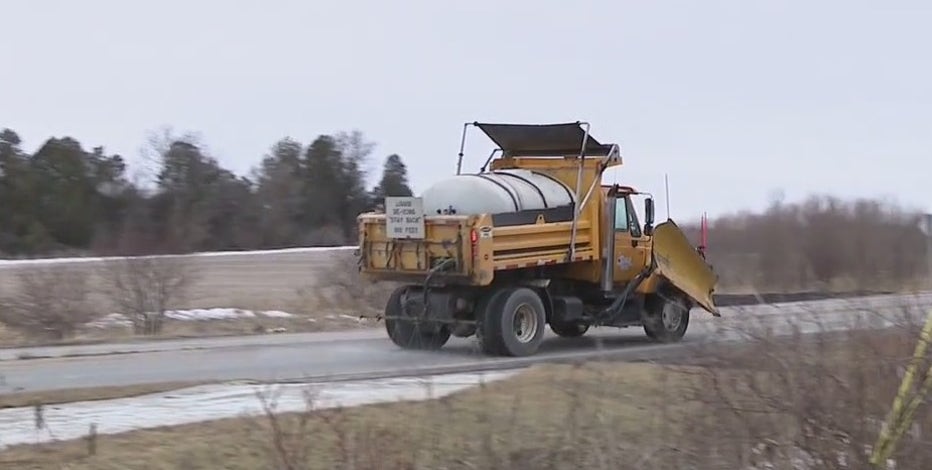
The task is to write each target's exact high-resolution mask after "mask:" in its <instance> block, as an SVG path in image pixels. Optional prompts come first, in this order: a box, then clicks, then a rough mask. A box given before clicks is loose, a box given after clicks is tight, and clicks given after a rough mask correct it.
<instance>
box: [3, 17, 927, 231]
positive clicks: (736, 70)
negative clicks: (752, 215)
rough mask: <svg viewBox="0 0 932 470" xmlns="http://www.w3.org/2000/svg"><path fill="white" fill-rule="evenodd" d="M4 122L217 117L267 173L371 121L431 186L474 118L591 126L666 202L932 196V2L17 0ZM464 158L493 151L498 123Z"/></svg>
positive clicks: (84, 125) (78, 131)
mask: <svg viewBox="0 0 932 470" xmlns="http://www.w3.org/2000/svg"><path fill="white" fill-rule="evenodd" d="M0 25H2V26H0V57H2V58H3V59H4V62H3V67H2V72H0V127H11V128H13V129H14V130H16V131H17V132H18V133H19V134H20V135H21V137H23V139H24V141H25V147H26V148H27V150H30V151H31V150H33V149H34V148H35V147H36V146H38V145H39V144H40V143H41V142H42V141H43V140H44V139H46V138H48V137H49V136H64V135H71V136H73V137H75V138H77V139H79V140H80V141H81V142H82V143H83V144H84V145H85V147H87V148H90V147H92V146H95V145H104V146H105V147H106V148H107V150H108V151H109V152H116V153H120V154H123V155H124V156H126V157H127V159H128V160H129V161H130V163H131V164H134V163H135V162H137V161H138V154H139V149H140V147H141V146H142V145H143V144H144V143H145V139H146V135H147V133H148V132H150V131H152V130H156V129H158V128H160V127H162V126H166V125H170V126H172V127H173V128H174V129H175V130H177V131H179V132H181V131H193V132H197V133H199V134H200V135H201V136H202V137H203V140H204V142H205V143H206V144H207V146H208V149H209V150H210V151H211V153H212V154H213V155H214V156H216V157H217V158H218V159H219V160H220V161H221V162H222V164H223V165H224V166H226V167H227V168H229V169H231V170H233V171H235V172H237V173H238V174H245V173H246V172H248V171H249V170H250V168H252V167H253V166H254V165H256V164H257V163H258V162H259V160H260V158H261V157H262V155H263V154H264V153H265V152H266V151H267V150H268V148H269V147H270V146H271V145H272V144H273V143H274V142H275V141H276V140H278V139H279V138H281V137H284V136H291V137H294V138H296V139H299V140H301V141H302V142H304V143H307V142H309V141H310V140H312V139H313V138H314V137H316V136H317V135H318V134H320V133H329V132H336V131H340V130H350V129H354V128H355V129H359V130H361V131H363V132H364V133H365V134H366V135H367V136H368V137H369V138H370V139H371V140H374V141H375V142H377V144H378V146H377V147H376V149H375V154H374V161H373V167H372V168H373V170H374V172H375V173H376V175H373V178H374V177H375V176H377V173H378V171H379V170H380V166H381V161H382V159H383V158H384V157H385V156H386V155H388V154H389V153H399V154H400V155H401V156H402V157H403V158H404V160H405V162H406V163H407V164H408V167H409V170H410V176H411V181H412V183H413V186H414V189H415V191H420V190H423V189H424V188H426V187H427V185H429V184H430V183H431V182H432V180H433V179H435V178H439V177H441V176H446V175H448V174H450V173H452V172H453V171H454V170H455V164H456V152H457V150H458V149H457V147H458V145H459V136H460V132H461V129H462V123H463V122H465V121H473V120H480V121H510V122H540V123H544V122H563V121H574V120H577V119H580V120H588V121H590V122H591V123H592V125H593V128H592V133H593V135H594V136H595V137H596V138H598V139H600V140H602V141H614V142H617V143H619V144H620V145H621V146H622V154H623V156H624V158H625V166H623V167H622V168H621V169H618V170H614V171H612V172H610V173H609V174H608V175H607V177H606V181H608V182H612V181H615V180H616V179H617V181H619V182H626V183H629V184H633V185H635V186H638V187H640V188H642V189H646V190H648V191H652V192H653V193H654V194H655V195H656V196H657V199H658V203H659V205H658V208H659V213H658V216H660V217H663V216H664V215H665V214H664V211H663V209H662V208H663V175H664V173H665V172H666V173H669V177H670V183H671V206H672V207H671V208H672V211H673V216H674V218H676V219H678V220H685V219H688V218H693V217H696V216H698V214H699V213H700V212H701V211H703V210H705V211H708V212H709V214H710V215H716V214H720V213H722V212H730V211H736V210H742V209H758V208H761V207H763V206H764V205H766V203H767V201H768V200H769V198H770V197H771V195H772V194H773V193H774V191H776V190H782V191H783V192H784V194H785V196H786V198H787V199H789V200H798V199H800V198H802V197H805V196H806V195H807V194H809V193H811V192H823V193H832V194H835V195H838V196H844V197H851V196H869V197H873V196H883V197H890V198H894V199H895V200H897V201H899V202H901V203H903V204H907V205H909V206H915V207H917V208H921V209H925V210H928V211H932V196H930V195H929V194H930V193H929V191H928V189H926V188H927V185H925V184H924V183H925V181H926V180H928V178H929V175H930V171H929V170H930V165H929V164H927V163H926V162H927V161H928V159H929V158H930V157H932V91H930V90H932V60H930V56H932V53H930V46H932V28H930V27H929V25H932V3H930V2H921V1H914V2H906V1H891V2H868V1H836V0H831V1H828V0H826V1H820V2H803V1H753V2H752V1H738V0H735V1H717V0H707V1H703V2H697V1H666V2H644V1H616V2H610V1H607V0H606V1H602V2H595V1H579V2H576V3H575V4H573V3H571V2H565V1H562V2H558V1H555V0H550V1H541V0H538V1H530V0H511V1H509V2H494V1H491V0H470V1H467V2H437V1H426V0H424V1H406V2H377V1H349V0H346V1H342V2H315V1H303V2H300V1H292V0H277V1H276V0H270V1H268V2H259V1H245V0H243V1H236V2H233V1H226V2H222V1H214V0H202V1H198V2H182V1H179V0H162V1H159V2H152V1H149V2H140V1H133V2H127V1H116V0H112V1H104V0H83V1H80V2H76V1H50V0H3V1H2V2H0ZM472 136H474V137H473V139H472V141H471V143H472V144H473V145H471V146H470V147H469V149H471V150H472V151H471V152H469V154H468V155H467V160H466V168H467V169H469V170H475V169H476V168H478V166H479V165H480V164H481V162H482V161H483V160H484V158H485V156H486V155H487V153H488V150H489V149H490V147H489V146H488V144H487V143H486V142H485V141H483V139H484V136H482V135H481V134H480V133H479V132H478V131H477V130H476V131H475V132H474V133H473V134H472Z"/></svg>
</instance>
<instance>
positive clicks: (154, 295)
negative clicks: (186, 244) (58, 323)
mask: <svg viewBox="0 0 932 470" xmlns="http://www.w3.org/2000/svg"><path fill="white" fill-rule="evenodd" d="M196 275H197V271H196V270H195V269H194V266H193V265H192V264H191V263H190V262H189V261H187V260H186V259H185V258H183V257H172V256H156V257H123V258H118V259H116V260H113V261H107V262H106V266H105V267H104V269H102V272H101V278H102V279H103V281H104V282H103V283H104V291H105V292H106V294H107V296H108V297H109V299H110V300H111V302H112V303H113V304H114V306H115V307H116V308H118V309H120V310H121V313H123V314H124V315H128V316H129V317H130V320H131V321H132V324H133V331H134V332H135V333H136V334H142V335H157V334H159V333H161V331H162V325H163V323H164V319H165V313H166V312H167V311H169V310H171V309H172V308H174V306H175V304H176V303H178V302H180V301H182V300H184V298H185V296H186V295H187V292H188V289H189V288H190V287H191V285H192V283H193V282H195V281H196Z"/></svg>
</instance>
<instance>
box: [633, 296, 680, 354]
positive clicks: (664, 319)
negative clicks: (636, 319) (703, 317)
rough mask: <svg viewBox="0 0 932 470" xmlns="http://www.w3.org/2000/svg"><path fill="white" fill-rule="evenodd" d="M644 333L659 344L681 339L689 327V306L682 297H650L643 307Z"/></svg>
mask: <svg viewBox="0 0 932 470" xmlns="http://www.w3.org/2000/svg"><path fill="white" fill-rule="evenodd" d="M644 310H645V311H644V319H643V322H644V332H645V333H647V336H649V337H650V338H651V339H653V340H655V341H658V342H661V343H673V342H676V341H679V340H681V339H683V336H684V335H685V334H686V328H687V327H688V326H689V304H688V303H687V302H686V300H685V299H684V298H683V297H682V295H674V296H672V297H669V299H665V298H663V297H660V296H651V298H649V299H647V302H646V303H645V305H644Z"/></svg>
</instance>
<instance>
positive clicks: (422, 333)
mask: <svg viewBox="0 0 932 470" xmlns="http://www.w3.org/2000/svg"><path fill="white" fill-rule="evenodd" d="M405 291H406V288H405V287H399V288H397V289H395V291H394V292H392V295H391V296H390V297H389V298H388V303H387V304H386V305H385V317H386V318H385V331H386V332H387V333H388V337H389V338H390V339H391V340H392V342H393V343H395V345H396V346H399V347H401V348H404V349H427V350H433V349H440V348H442V347H443V345H444V344H446V343H447V341H448V340H449V339H450V328H448V327H447V326H446V325H444V324H442V323H438V322H430V321H416V319H415V318H410V319H408V318H405V317H406V316H407V315H405V311H404V308H403V306H402V303H401V301H402V297H403V296H404V293H405Z"/></svg>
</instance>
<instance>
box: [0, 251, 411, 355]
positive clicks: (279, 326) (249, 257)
mask: <svg viewBox="0 0 932 470" xmlns="http://www.w3.org/2000/svg"><path fill="white" fill-rule="evenodd" d="M180 259H181V260H183V265H179V266H180V268H179V269H183V270H184V272H185V273H187V274H188V275H189V276H190V281H188V282H186V283H185V289H184V291H185V292H184V295H183V297H181V298H179V299H178V301H177V302H174V303H172V304H171V305H170V308H174V309H193V308H198V309H209V308H239V309H245V310H251V311H263V310H277V311H284V312H288V313H291V314H294V315H296V316H295V317H293V318H267V317H263V316H261V315H258V316H256V317H255V318H245V319H230V320H210V321H168V323H167V325H166V327H165V331H164V332H163V334H162V335H160V336H161V337H185V336H212V335H225V334H255V333H267V332H274V331H288V332H303V331H322V330H334V329H348V328H358V327H370V326H372V325H373V324H374V322H373V321H369V322H366V321H364V320H363V321H361V320H359V318H358V317H359V315H361V314H362V315H373V314H376V313H378V312H380V311H381V309H382V307H383V303H384V301H385V298H386V297H387V295H388V292H389V291H390V289H391V288H392V287H393V286H391V285H378V286H374V285H371V284H366V283H363V282H362V281H361V280H360V279H359V277H358V275H357V271H356V268H355V258H354V257H353V252H352V250H347V249H343V250H314V249H310V250H284V251H279V252H274V251H273V252H258V253H257V252H246V253H242V254H222V255H208V256H186V257H181V258H180ZM46 269H53V270H55V271H64V272H73V273H78V274H79V275H81V276H82V277H86V279H87V283H88V286H87V287H88V291H89V292H88V299H89V303H90V305H92V308H93V309H94V310H95V311H98V312H100V315H101V316H103V315H106V314H109V313H113V312H119V313H123V312H120V309H119V308H118V307H117V306H116V304H115V303H114V302H113V301H112V296H111V295H110V294H108V293H107V291H106V289H105V286H107V284H106V282H105V280H106V279H107V278H108V276H110V274H111V273H112V272H113V270H112V268H111V267H108V264H106V263H105V262H101V261H96V260H92V261H81V260H76V261H73V262H64V263H55V264H46V263H27V264H6V265H4V264H3V263H2V262H0V297H3V296H11V295H15V294H16V293H17V292H20V291H21V290H20V289H19V287H20V284H19V279H18V275H19V273H23V272H39V271H40V270H46ZM131 336H132V332H131V331H129V329H127V328H107V329H80V331H79V332H78V337H77V338H76V339H78V340H79V341H95V340H119V339H122V338H126V337H131ZM37 342H39V343H41V342H46V343H47V342H48V341H41V339H37V338H24V337H23V336H22V335H20V334H17V332H14V331H12V330H10V329H8V328H3V327H2V326H0V346H14V345H22V344H36V343H37Z"/></svg>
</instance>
